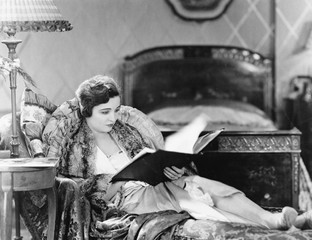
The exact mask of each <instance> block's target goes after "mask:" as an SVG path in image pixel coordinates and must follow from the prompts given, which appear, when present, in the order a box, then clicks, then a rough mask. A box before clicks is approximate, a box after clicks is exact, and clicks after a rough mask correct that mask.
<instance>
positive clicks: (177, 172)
mask: <svg viewBox="0 0 312 240" xmlns="http://www.w3.org/2000/svg"><path fill="white" fill-rule="evenodd" d="M164 174H165V176H166V177H168V178H169V179H171V180H176V179H179V178H180V177H182V176H183V174H184V168H177V167H175V166H172V167H166V168H165V169H164Z"/></svg>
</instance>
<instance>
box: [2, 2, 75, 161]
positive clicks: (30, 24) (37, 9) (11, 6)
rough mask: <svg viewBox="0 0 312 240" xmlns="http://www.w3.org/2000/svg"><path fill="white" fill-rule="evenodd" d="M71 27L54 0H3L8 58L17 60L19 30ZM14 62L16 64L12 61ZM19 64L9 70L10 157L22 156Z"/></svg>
mask: <svg viewBox="0 0 312 240" xmlns="http://www.w3.org/2000/svg"><path fill="white" fill-rule="evenodd" d="M71 29H72V26H71V24H70V23H69V22H68V21H66V20H64V19H63V17H62V15H61V13H60V11H59V10H58V8H57V7H56V5H55V3H54V2H53V0H0V32H4V33H6V34H7V39H5V40H2V41H1V42H2V43H4V44H5V45H6V46H7V47H8V50H9V54H8V58H9V59H10V60H12V62H14V61H16V60H17V57H16V51H15V50H16V46H17V45H18V44H19V43H21V42H22V40H19V39H16V38H15V34H16V32H42V31H48V32H64V31H69V30H71ZM13 66H14V64H13ZM16 75H17V71H16V68H14V67H13V68H12V69H11V70H10V74H9V78H10V89H11V109H12V140H11V143H10V144H11V157H12V158H17V157H19V145H20V143H19V140H18V132H17V118H16V88H17V85H16Z"/></svg>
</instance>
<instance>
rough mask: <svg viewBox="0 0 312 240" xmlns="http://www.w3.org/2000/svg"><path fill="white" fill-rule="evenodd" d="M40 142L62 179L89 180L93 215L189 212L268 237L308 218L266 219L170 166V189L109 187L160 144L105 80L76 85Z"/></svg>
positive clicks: (288, 212) (239, 196) (240, 197)
mask: <svg viewBox="0 0 312 240" xmlns="http://www.w3.org/2000/svg"><path fill="white" fill-rule="evenodd" d="M43 140H44V143H45V149H46V152H45V154H46V156H54V157H55V156H57V157H60V159H61V164H60V168H59V174H60V176H61V175H62V176H66V177H70V178H72V179H74V180H77V179H79V181H80V182H81V181H82V180H88V179H93V180H92V181H93V182H92V181H89V183H90V182H92V184H95V185H97V187H94V186H92V187H90V184H89V185H88V184H84V185H82V187H81V189H82V191H83V192H84V191H85V192H87V195H88V198H89V199H91V200H90V202H91V208H92V204H94V205H96V207H94V206H93V208H94V209H96V208H97V210H99V208H101V211H100V212H102V213H104V214H107V211H108V210H109V206H111V204H112V203H113V205H114V208H115V210H116V209H117V210H118V211H121V212H125V213H133V214H143V213H150V212H158V211H164V210H175V211H177V212H181V211H187V212H188V213H189V214H190V215H191V216H193V217H194V218H196V219H212V220H220V221H226V222H237V223H245V224H251V225H255V226H260V227H264V228H268V229H289V228H290V227H291V226H292V225H295V226H296V227H299V228H301V227H302V226H303V225H304V224H307V223H310V215H311V214H310V213H307V214H303V215H300V216H298V213H297V211H296V210H295V209H293V208H291V207H284V208H283V210H282V212H281V213H271V212H269V211H266V210H264V209H263V208H261V207H260V206H258V205H257V204H255V203H254V202H252V201H251V200H250V199H248V198H247V197H246V196H245V195H244V193H242V192H241V191H239V190H237V189H235V188H233V187H231V186H228V185H225V184H223V183H221V182H217V181H213V180H209V179H206V178H202V177H200V176H197V175H189V176H187V175H186V173H185V172H186V169H184V168H183V169H179V168H177V167H175V166H172V167H170V168H165V169H164V174H165V175H166V176H167V177H168V178H169V179H170V180H171V181H168V182H163V183H160V184H158V185H157V186H151V185H148V184H147V183H145V182H140V181H127V182H117V183H111V182H110V179H111V177H112V176H113V175H114V174H115V173H116V172H117V171H118V170H120V169H121V168H123V167H124V166H125V165H126V164H128V163H129V162H131V161H132V160H131V159H132V158H133V157H134V156H135V155H136V154H137V153H138V152H140V151H141V150H142V149H143V148H144V147H150V148H162V147H163V139H162V137H161V133H160V132H159V131H158V129H157V128H156V126H155V125H154V124H153V123H152V122H151V120H150V119H148V118H147V116H146V115H144V114H143V113H141V112H140V111H138V110H136V109H133V108H130V107H126V106H122V105H121V96H120V91H119V88H118V85H117V83H116V82H115V81H114V80H113V79H112V78H110V77H107V76H101V75H98V76H95V77H93V78H91V79H88V80H86V81H84V82H83V83H81V85H80V86H79V87H78V89H77V91H76V98H75V99H74V100H72V101H67V102H66V103H64V104H63V105H61V106H60V107H59V108H58V110H56V111H55V112H54V113H53V116H52V118H51V119H50V121H49V122H48V124H47V126H46V128H45V130H44V133H43ZM94 176H96V177H94ZM94 179H95V180H94ZM194 189H195V190H196V193H194ZM99 202H101V204H102V205H101V204H98V203H99ZM98 212H99V211H98Z"/></svg>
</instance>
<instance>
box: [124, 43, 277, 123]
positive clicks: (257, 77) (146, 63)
mask: <svg viewBox="0 0 312 240" xmlns="http://www.w3.org/2000/svg"><path fill="white" fill-rule="evenodd" d="M273 86H274V84H273V78H272V62H271V60H270V59H267V58H265V57H264V56H262V55H261V54H259V53H256V52H254V51H252V50H249V49H245V48H240V47H232V46H204V45H200V46H198V45H196V46H194V45H187V46H163V47H155V48H150V49H145V50H143V51H140V52H138V53H135V54H133V55H131V56H127V57H125V59H124V66H123V81H122V87H123V91H124V100H123V101H124V103H125V104H127V105H131V106H133V107H136V108H138V109H140V110H142V111H143V112H146V113H148V112H149V111H151V110H153V109H155V108H157V107H161V105H162V104H166V103H167V102H168V101H169V102H170V101H171V100H175V101H176V100H179V101H181V102H183V101H194V102H196V101H202V100H203V99H204V100H205V99H229V100H237V101H243V102H247V103H251V104H252V105H254V106H256V107H258V108H259V109H261V110H263V111H264V112H265V113H267V115H268V116H269V117H270V118H271V119H274V112H273V109H274V97H273Z"/></svg>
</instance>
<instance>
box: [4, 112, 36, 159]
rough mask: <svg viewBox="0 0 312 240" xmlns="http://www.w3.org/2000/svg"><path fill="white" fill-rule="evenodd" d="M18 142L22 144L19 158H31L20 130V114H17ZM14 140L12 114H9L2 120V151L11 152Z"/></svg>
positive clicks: (19, 149)
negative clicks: (11, 143)
mask: <svg viewBox="0 0 312 240" xmlns="http://www.w3.org/2000/svg"><path fill="white" fill-rule="evenodd" d="M16 120H17V133H18V141H19V143H20V145H19V148H18V151H19V157H21V158H27V157H29V156H30V155H29V152H28V149H27V146H26V143H25V137H24V135H23V133H22V132H21V129H20V113H17V114H16ZM11 140H12V114H11V113H8V114H6V115H3V116H2V117H1V118H0V150H10V149H11V145H10V142H11Z"/></svg>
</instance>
